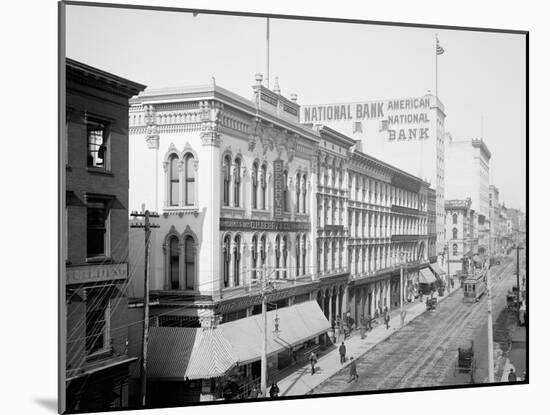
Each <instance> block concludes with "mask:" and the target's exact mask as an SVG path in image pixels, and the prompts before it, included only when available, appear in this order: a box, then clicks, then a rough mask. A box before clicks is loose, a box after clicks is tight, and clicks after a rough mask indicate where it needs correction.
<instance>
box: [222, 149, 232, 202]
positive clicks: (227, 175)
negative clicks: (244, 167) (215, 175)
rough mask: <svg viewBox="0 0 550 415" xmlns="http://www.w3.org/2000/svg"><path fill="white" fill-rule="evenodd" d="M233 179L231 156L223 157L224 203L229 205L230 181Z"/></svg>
mask: <svg viewBox="0 0 550 415" xmlns="http://www.w3.org/2000/svg"><path fill="white" fill-rule="evenodd" d="M230 180H231V158H230V157H229V156H225V158H224V159H223V205H224V206H229V182H230Z"/></svg>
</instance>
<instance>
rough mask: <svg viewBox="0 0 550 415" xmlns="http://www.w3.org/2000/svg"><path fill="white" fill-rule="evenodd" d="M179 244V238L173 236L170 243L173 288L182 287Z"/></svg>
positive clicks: (171, 285)
mask: <svg viewBox="0 0 550 415" xmlns="http://www.w3.org/2000/svg"><path fill="white" fill-rule="evenodd" d="M178 245H179V240H178V238H176V237H175V236H172V237H171V238H170V243H169V251H170V254H169V255H170V257H169V263H170V288H171V289H172V290H179V289H180V248H179V246H178Z"/></svg>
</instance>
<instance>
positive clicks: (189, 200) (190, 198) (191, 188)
mask: <svg viewBox="0 0 550 415" xmlns="http://www.w3.org/2000/svg"><path fill="white" fill-rule="evenodd" d="M194 204H195V158H194V157H193V155H192V154H188V155H187V156H186V157H185V205H186V206H193V205H194Z"/></svg>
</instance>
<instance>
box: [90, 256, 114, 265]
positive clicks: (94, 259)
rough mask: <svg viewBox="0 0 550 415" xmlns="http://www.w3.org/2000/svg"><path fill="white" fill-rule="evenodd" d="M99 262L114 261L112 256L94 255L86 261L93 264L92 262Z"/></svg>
mask: <svg viewBox="0 0 550 415" xmlns="http://www.w3.org/2000/svg"><path fill="white" fill-rule="evenodd" d="M98 262H101V263H111V262H113V259H112V258H111V257H110V256H94V257H89V258H86V263H87V264H92V263H94V264H95V263H98Z"/></svg>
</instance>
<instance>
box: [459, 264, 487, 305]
mask: <svg viewBox="0 0 550 415" xmlns="http://www.w3.org/2000/svg"><path fill="white" fill-rule="evenodd" d="M462 288H463V290H464V298H463V299H462V301H464V302H465V303H475V302H476V301H479V299H480V298H481V296H482V295H483V294H485V291H486V290H487V273H486V271H485V270H479V269H476V270H474V273H473V274H470V275H468V277H466V279H465V280H464V283H463V285H462Z"/></svg>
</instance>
